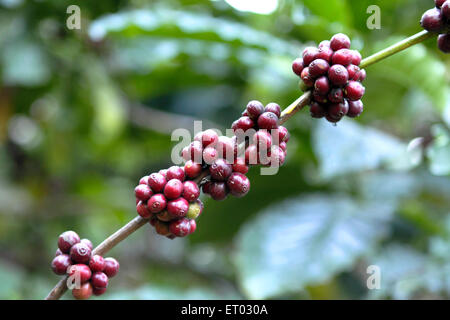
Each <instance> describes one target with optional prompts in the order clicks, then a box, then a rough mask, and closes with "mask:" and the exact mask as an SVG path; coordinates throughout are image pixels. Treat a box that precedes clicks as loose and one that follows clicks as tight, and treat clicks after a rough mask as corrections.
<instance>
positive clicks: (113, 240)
mask: <svg viewBox="0 0 450 320" xmlns="http://www.w3.org/2000/svg"><path fill="white" fill-rule="evenodd" d="M434 35H435V34H433V33H430V32H428V31H422V32H419V33H417V34H415V35H413V36H411V37H409V38H407V39H404V40H402V41H400V42H397V43H396V44H393V45H392V46H390V47H388V48H386V49H384V50H381V51H379V52H377V53H375V54H373V55H371V56H369V57H367V58H365V59H364V60H362V61H361V64H360V67H361V68H364V67H367V66H370V65H372V64H374V63H376V62H378V61H381V60H383V59H385V58H387V57H389V56H391V55H393V54H395V53H398V52H400V51H402V50H405V49H407V48H409V47H411V46H413V45H415V44H417V43H420V42H422V41H424V40H426V39H428V38H431V37H432V36H434ZM310 100H311V91H306V92H305V93H304V94H303V95H301V96H300V97H299V98H297V100H295V101H294V102H292V103H291V104H290V105H289V106H288V107H287V108H286V109H284V110H283V112H282V113H281V116H280V124H283V123H285V122H286V121H287V120H289V119H290V118H291V117H292V116H293V115H294V114H296V113H297V112H298V111H300V110H301V109H302V108H303V107H305V106H307V105H308V104H309V102H310ZM206 176H207V170H205V171H204V172H202V173H201V174H200V176H199V177H197V178H196V179H195V180H194V181H195V182H196V183H197V184H199V183H200V182H201V181H202V179H204V178H206ZM146 223H148V220H146V219H143V218H141V217H140V216H137V217H135V218H134V219H133V220H131V221H130V222H128V223H127V224H126V225H124V226H123V227H122V228H120V229H119V230H117V231H116V232H115V233H113V234H112V235H111V236H109V237H108V238H106V239H105V240H104V241H103V242H102V243H100V244H99V245H98V246H97V247H96V248H95V249H94V250H93V251H92V255H95V254H99V255H104V254H106V253H107V252H108V251H109V250H111V249H112V248H114V247H115V246H116V245H117V244H119V243H120V242H121V241H122V240H124V239H126V238H127V237H128V236H129V235H131V234H132V233H133V232H135V231H136V230H138V229H139V228H140V227H142V226H144V225H145V224H146ZM66 281H67V276H65V277H63V279H61V280H60V281H59V282H58V283H57V284H56V286H55V287H54V288H53V289H52V290H51V291H50V292H49V294H48V295H47V297H46V298H45V299H46V300H57V299H59V298H61V296H62V295H63V294H64V293H65V292H66V291H67V285H66Z"/></svg>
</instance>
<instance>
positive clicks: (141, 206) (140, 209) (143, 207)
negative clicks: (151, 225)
mask: <svg viewBox="0 0 450 320" xmlns="http://www.w3.org/2000/svg"><path fill="white" fill-rule="evenodd" d="M136 212H137V213H138V214H139V215H140V216H141V217H142V218H144V219H148V218H150V217H151V216H152V213H151V212H150V210H149V209H148V207H147V202H146V201H145V202H144V201H142V200H139V202H138V204H137V205H136Z"/></svg>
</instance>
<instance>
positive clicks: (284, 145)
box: [280, 141, 287, 152]
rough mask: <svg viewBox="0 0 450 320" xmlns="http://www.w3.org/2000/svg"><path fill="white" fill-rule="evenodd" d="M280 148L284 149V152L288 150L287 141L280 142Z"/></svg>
mask: <svg viewBox="0 0 450 320" xmlns="http://www.w3.org/2000/svg"><path fill="white" fill-rule="evenodd" d="M280 148H281V150H283V151H284V152H286V150H287V143H286V142H284V141H283V142H280Z"/></svg>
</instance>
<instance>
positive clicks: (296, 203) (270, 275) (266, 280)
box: [234, 195, 394, 299]
mask: <svg viewBox="0 0 450 320" xmlns="http://www.w3.org/2000/svg"><path fill="white" fill-rule="evenodd" d="M393 210H394V208H393V207H392V206H391V205H389V204H383V203H379V202H378V203H373V202H366V203H355V202H354V201H352V199H350V198H347V197H345V196H341V195H332V196H318V195H311V196H307V197H302V198H295V199H290V200H287V201H284V202H282V203H278V204H276V205H274V206H271V207H269V208H268V209H266V210H264V211H263V212H262V213H261V214H260V215H259V216H258V217H257V218H256V219H254V220H253V221H251V222H249V223H248V224H246V225H245V226H244V227H243V229H242V230H241V232H240V233H239V236H238V238H237V253H236V256H235V259H234V260H235V264H236V270H237V273H238V277H239V281H240V284H241V286H242V288H243V290H244V292H245V294H246V295H247V296H248V297H250V298H252V299H261V298H268V297H274V296H278V295H281V294H285V293H290V292H291V293H292V292H299V291H300V290H302V289H303V288H304V287H305V286H307V285H311V284H317V283H321V282H323V281H326V280H328V279H330V278H331V277H332V276H333V275H335V274H336V273H338V272H340V271H343V270H346V269H347V268H349V267H350V266H351V265H352V264H353V263H354V262H355V260H356V259H357V258H358V257H359V256H361V255H363V254H364V253H366V252H367V251H368V250H370V249H371V248H372V246H373V245H374V244H375V243H376V242H377V241H378V240H379V239H381V238H382V237H383V236H384V235H385V233H386V231H387V228H388V223H389V220H390V218H391V215H392V213H393Z"/></svg>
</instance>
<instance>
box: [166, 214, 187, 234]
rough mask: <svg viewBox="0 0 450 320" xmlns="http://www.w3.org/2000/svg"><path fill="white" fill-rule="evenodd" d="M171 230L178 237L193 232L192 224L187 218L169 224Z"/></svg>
mask: <svg viewBox="0 0 450 320" xmlns="http://www.w3.org/2000/svg"><path fill="white" fill-rule="evenodd" d="M169 231H170V233H172V234H173V235H175V236H177V237H184V236H187V235H188V234H189V233H190V232H191V224H190V223H189V220H188V219H186V218H181V219H179V220H174V221H172V222H170V224H169Z"/></svg>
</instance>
